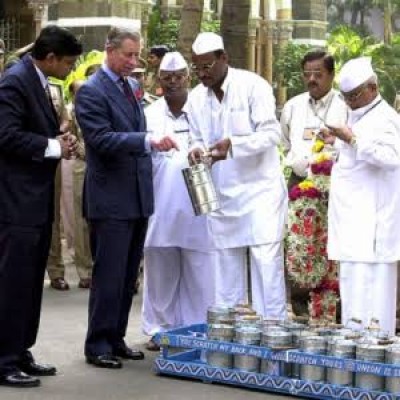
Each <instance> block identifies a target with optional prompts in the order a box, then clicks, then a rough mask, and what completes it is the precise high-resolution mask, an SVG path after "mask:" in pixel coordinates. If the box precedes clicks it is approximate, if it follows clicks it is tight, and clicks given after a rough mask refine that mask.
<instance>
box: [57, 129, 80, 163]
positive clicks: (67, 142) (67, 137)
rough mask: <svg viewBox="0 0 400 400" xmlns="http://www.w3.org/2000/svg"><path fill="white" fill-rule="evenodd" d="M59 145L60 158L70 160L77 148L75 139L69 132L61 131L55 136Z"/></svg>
mask: <svg viewBox="0 0 400 400" xmlns="http://www.w3.org/2000/svg"><path fill="white" fill-rule="evenodd" d="M56 139H57V140H58V142H59V143H60V146H61V158H65V159H66V160H70V159H71V157H72V156H73V155H75V152H76V149H77V146H78V144H77V139H76V137H75V136H74V135H71V133H70V132H65V133H62V134H61V135H59V136H57V138H56Z"/></svg>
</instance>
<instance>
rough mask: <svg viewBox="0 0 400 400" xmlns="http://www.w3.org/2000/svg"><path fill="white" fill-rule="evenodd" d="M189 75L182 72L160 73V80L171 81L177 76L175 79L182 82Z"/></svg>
mask: <svg viewBox="0 0 400 400" xmlns="http://www.w3.org/2000/svg"><path fill="white" fill-rule="evenodd" d="M187 76H188V75H187V74H185V73H180V74H175V73H172V74H165V75H164V74H163V75H160V80H161V81H163V82H165V83H170V82H172V80H173V79H174V78H175V80H176V81H177V82H182V81H183V80H184V79H185V78H186V77H187Z"/></svg>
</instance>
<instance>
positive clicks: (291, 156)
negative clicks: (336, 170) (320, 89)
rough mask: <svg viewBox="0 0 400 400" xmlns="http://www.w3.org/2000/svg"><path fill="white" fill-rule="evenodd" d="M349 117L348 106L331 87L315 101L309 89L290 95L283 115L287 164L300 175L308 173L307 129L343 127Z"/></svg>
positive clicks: (282, 126) (283, 136) (309, 142)
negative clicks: (293, 95) (327, 126)
mask: <svg viewBox="0 0 400 400" xmlns="http://www.w3.org/2000/svg"><path fill="white" fill-rule="evenodd" d="M346 119H347V106H346V104H345V103H344V102H343V100H342V99H341V98H340V97H339V93H338V92H337V91H336V90H334V89H332V90H331V91H330V92H328V93H327V94H326V95H325V96H324V97H323V98H321V99H319V100H314V99H313V98H312V97H311V96H310V94H309V93H308V92H305V93H302V94H299V95H298V96H295V97H293V98H291V99H290V100H289V101H288V102H287V103H286V104H285V106H284V107H283V109H282V114H281V120H280V122H281V128H282V146H283V150H284V152H285V153H287V156H286V165H288V166H289V167H291V168H292V169H293V171H294V173H295V174H296V175H298V176H304V177H306V176H307V166H308V164H309V161H310V156H311V148H312V145H313V143H314V141H313V140H312V137H310V136H308V135H307V134H305V130H312V131H318V130H319V129H320V128H322V127H324V126H326V124H327V125H329V126H343V125H344V124H345V123H346Z"/></svg>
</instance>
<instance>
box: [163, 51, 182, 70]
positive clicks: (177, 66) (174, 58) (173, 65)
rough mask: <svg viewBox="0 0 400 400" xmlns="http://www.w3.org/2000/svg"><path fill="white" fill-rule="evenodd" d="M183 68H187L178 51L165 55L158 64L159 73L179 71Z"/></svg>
mask: <svg viewBox="0 0 400 400" xmlns="http://www.w3.org/2000/svg"><path fill="white" fill-rule="evenodd" d="M184 68H188V65H187V62H186V61H185V59H184V58H183V56H182V54H181V53H179V52H178V51H170V52H168V53H166V54H165V56H164V57H163V59H162V61H161V64H160V71H179V70H181V69H184Z"/></svg>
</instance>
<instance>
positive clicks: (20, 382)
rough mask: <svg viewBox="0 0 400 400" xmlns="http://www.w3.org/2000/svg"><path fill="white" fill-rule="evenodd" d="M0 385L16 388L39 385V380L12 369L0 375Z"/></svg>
mask: <svg viewBox="0 0 400 400" xmlns="http://www.w3.org/2000/svg"><path fill="white" fill-rule="evenodd" d="M0 385H2V386H11V387H17V388H28V387H37V386H40V380H39V379H38V378H34V377H33V376H30V375H27V374H25V373H24V372H22V371H13V372H10V373H8V374H5V375H2V376H0Z"/></svg>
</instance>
